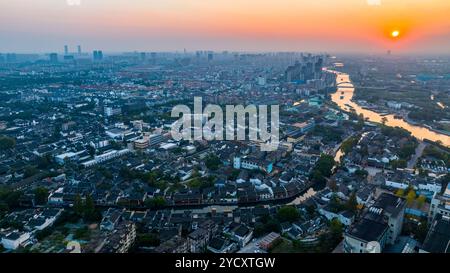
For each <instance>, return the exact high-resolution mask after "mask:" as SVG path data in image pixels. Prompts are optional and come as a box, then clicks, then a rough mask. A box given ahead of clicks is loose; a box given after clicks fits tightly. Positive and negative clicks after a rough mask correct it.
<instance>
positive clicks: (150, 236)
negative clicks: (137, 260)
mask: <svg viewBox="0 0 450 273" xmlns="http://www.w3.org/2000/svg"><path fill="white" fill-rule="evenodd" d="M159 244H160V239H159V236H158V234H155V233H145V234H138V235H137V238H136V245H138V246H145V247H151V246H159Z"/></svg>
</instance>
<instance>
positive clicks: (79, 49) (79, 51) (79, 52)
mask: <svg viewBox="0 0 450 273" xmlns="http://www.w3.org/2000/svg"><path fill="white" fill-rule="evenodd" d="M78 55H81V46H80V45H78Z"/></svg>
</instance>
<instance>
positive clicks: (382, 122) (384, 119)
mask: <svg viewBox="0 0 450 273" xmlns="http://www.w3.org/2000/svg"><path fill="white" fill-rule="evenodd" d="M387 121H388V119H387V117H382V118H381V124H383V125H386V122H387Z"/></svg>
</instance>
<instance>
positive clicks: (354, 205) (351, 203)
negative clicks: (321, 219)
mask: <svg viewBox="0 0 450 273" xmlns="http://www.w3.org/2000/svg"><path fill="white" fill-rule="evenodd" d="M345 207H346V208H347V210H349V211H351V212H356V210H357V209H358V201H357V199H356V192H352V194H351V195H350V198H349V199H348V201H347V203H346V204H345Z"/></svg>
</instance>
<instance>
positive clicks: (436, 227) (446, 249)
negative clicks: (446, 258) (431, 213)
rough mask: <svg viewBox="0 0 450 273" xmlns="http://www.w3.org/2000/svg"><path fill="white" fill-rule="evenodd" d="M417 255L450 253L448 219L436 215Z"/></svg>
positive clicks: (449, 226)
mask: <svg viewBox="0 0 450 273" xmlns="http://www.w3.org/2000/svg"><path fill="white" fill-rule="evenodd" d="M419 253H450V217H448V216H443V215H441V214H436V217H434V219H433V221H432V223H431V226H430V229H429V231H428V234H427V237H426V238H425V241H424V243H423V245H422V248H421V249H420V250H419Z"/></svg>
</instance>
